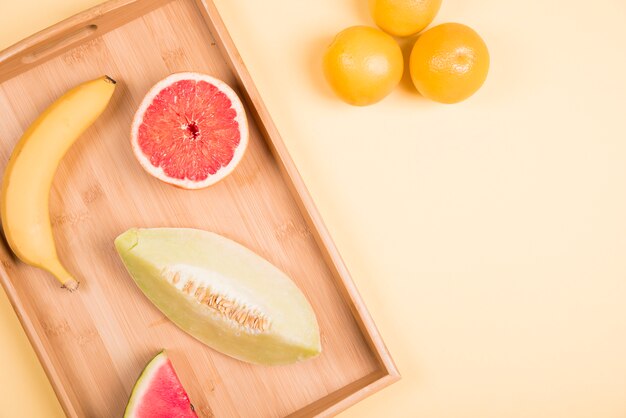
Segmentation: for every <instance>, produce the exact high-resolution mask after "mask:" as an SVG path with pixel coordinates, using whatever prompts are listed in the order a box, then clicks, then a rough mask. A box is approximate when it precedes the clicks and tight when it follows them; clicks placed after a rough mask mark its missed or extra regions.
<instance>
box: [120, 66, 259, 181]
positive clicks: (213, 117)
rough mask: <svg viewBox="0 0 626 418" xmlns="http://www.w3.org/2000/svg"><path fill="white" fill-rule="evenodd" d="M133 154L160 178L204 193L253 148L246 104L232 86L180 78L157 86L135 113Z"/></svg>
mask: <svg viewBox="0 0 626 418" xmlns="http://www.w3.org/2000/svg"><path fill="white" fill-rule="evenodd" d="M131 142H132V147H133V152H134V154H135V157H137V160H139V163H140V164H141V166H142V167H143V168H144V169H145V170H146V171H147V172H148V173H150V174H151V175H153V176H154V177H156V178H158V179H160V180H162V181H164V182H167V183H170V184H173V185H175V186H179V187H182V188H185V189H201V188H204V187H207V186H210V185H212V184H215V183H217V182H218V181H220V180H221V179H223V178H224V177H226V176H227V175H228V174H230V173H231V172H232V171H233V170H234V169H235V167H236V166H237V164H239V162H240V161H241V158H242V157H243V154H244V152H245V150H246V146H247V145H248V122H247V119H246V114H245V111H244V108H243V104H242V103H241V100H240V99H239V97H238V96H237V93H235V91H234V90H233V89H232V88H230V87H229V86H228V85H227V84H226V83H224V82H223V81H221V80H218V79H216V78H214V77H211V76H209V75H206V74H200V73H192V72H186V73H175V74H171V75H169V76H168V77H166V78H164V79H163V80H161V81H159V82H158V83H157V84H155V85H154V86H153V87H152V88H151V89H150V91H149V92H148V94H146V97H144V99H143V101H142V102H141V104H140V105H139V109H138V110H137V112H136V113H135V117H134V119H133V124H132V127H131Z"/></svg>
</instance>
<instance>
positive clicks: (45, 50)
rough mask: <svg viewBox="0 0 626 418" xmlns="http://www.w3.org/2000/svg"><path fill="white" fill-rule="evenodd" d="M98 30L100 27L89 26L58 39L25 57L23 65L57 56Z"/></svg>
mask: <svg viewBox="0 0 626 418" xmlns="http://www.w3.org/2000/svg"><path fill="white" fill-rule="evenodd" d="M97 30H98V25H94V24H91V25H87V26H84V27H82V28H80V29H78V30H76V31H73V32H70V33H68V34H67V35H65V36H64V37H62V38H61V39H57V40H56V41H54V42H52V43H50V44H48V45H44V46H43V47H42V48H40V49H38V50H36V51H34V52H32V53H30V54H28V55H25V56H24V57H22V63H24V64H32V63H34V62H37V61H39V60H41V59H44V58H46V57H48V56H50V55H53V54H56V53H57V52H58V51H61V50H63V49H65V48H67V47H69V46H71V45H73V44H76V43H79V42H81V41H82V40H84V39H86V38H88V37H90V36H91V35H93V34H94V33H95V32H96V31H97Z"/></svg>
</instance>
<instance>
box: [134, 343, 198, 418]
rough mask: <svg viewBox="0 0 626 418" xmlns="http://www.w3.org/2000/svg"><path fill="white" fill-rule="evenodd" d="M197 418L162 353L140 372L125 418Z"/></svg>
mask: <svg viewBox="0 0 626 418" xmlns="http://www.w3.org/2000/svg"><path fill="white" fill-rule="evenodd" d="M189 417H191V418H193V417H195V418H197V417H198V415H196V413H195V412H194V410H193V405H192V404H191V402H190V401H189V396H187V392H186V391H185V389H184V388H183V385H182V384H181V383H180V380H178V376H177V375H176V372H175V371H174V367H173V366H172V362H171V361H170V359H169V358H168V357H167V354H166V353H165V351H161V352H160V353H159V354H157V355H156V357H154V358H153V359H152V360H150V363H148V365H147V366H146V367H145V368H144V369H143V372H142V373H141V376H139V379H137V382H136V383H135V387H134V388H133V392H132V393H131V395H130V400H129V401H128V405H126V411H124V418H189Z"/></svg>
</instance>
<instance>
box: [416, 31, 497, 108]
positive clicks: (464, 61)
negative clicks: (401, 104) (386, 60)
mask: <svg viewBox="0 0 626 418" xmlns="http://www.w3.org/2000/svg"><path fill="white" fill-rule="evenodd" d="M409 68H410V70H411V78H412V80H413V84H415V87H416V88H417V90H418V91H419V92H420V93H421V94H422V95H423V96H424V97H427V98H429V99H431V100H435V101H437V102H441V103H457V102H460V101H462V100H465V99H467V98H468V97H470V96H471V95H473V94H474V93H476V91H477V90H478V89H479V88H480V87H481V86H482V85H483V83H484V82H485V79H486V78H487V73H488V72H489V51H488V50H487V45H485V42H484V41H483V40H482V38H481V37H480V35H478V33H476V32H475V31H474V30H473V29H472V28H470V27H468V26H465V25H462V24H460V23H444V24H442V25H439V26H435V27H434V28H432V29H429V30H427V31H426V32H424V33H423V34H422V35H420V37H419V38H418V39H417V41H416V42H415V45H414V46H413V51H412V52H411V58H410V62H409Z"/></svg>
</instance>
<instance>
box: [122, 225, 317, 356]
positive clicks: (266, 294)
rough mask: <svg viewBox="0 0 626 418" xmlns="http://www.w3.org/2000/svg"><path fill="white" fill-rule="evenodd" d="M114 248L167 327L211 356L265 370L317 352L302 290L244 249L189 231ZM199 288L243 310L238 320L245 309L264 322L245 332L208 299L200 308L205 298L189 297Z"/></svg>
mask: <svg viewBox="0 0 626 418" xmlns="http://www.w3.org/2000/svg"><path fill="white" fill-rule="evenodd" d="M115 246H116V248H117V251H118V253H119V254H120V257H121V258H122V260H123V262H124V264H125V266H126V268H127V270H128V271H129V273H130V275H131V276H132V277H133V279H134V280H135V282H136V284H137V285H138V286H139V288H140V289H141V290H142V291H143V292H144V294H145V295H146V296H147V297H148V298H149V299H150V300H151V301H152V302H153V303H154V304H155V305H156V306H157V307H158V308H159V309H160V310H161V311H162V312H163V313H164V314H165V315H166V316H167V317H168V318H169V319H170V320H171V321H172V322H174V323H175V324H176V325H178V326H179V327H180V328H182V329H183V330H184V331H186V332H188V333H189V334H191V335H192V336H194V337H195V338H197V339H198V340H200V341H202V342H203V343H205V344H207V345H208V346H210V347H212V348H214V349H215V350H217V351H220V352H222V353H224V354H227V355H229V356H231V357H234V358H237V359H239V360H243V361H247V362H250V363H256V364H263V365H278V364H289V363H294V362H297V361H301V360H305V359H307V358H310V357H314V356H316V355H318V354H319V353H320V352H321V346H320V336H319V328H318V324H317V319H316V317H315V314H314V312H313V309H312V308H311V305H310V304H309V302H308V301H307V300H306V298H305V296H304V295H303V294H302V292H301V291H300V289H298V287H297V286H296V285H295V284H294V283H293V281H291V279H289V277H287V276H286V275H285V274H284V273H283V272H281V271H280V270H279V269H278V268H276V267H275V266H273V265H272V264H271V263H269V262H268V261H267V260H265V259H264V258H262V257H260V256H259V255H257V254H255V253H254V252H252V251H250V250H249V249H247V248H245V247H244V246H242V245H240V244H238V243H236V242H234V241H231V240H229V239H227V238H224V237H222V236H220V235H217V234H214V233H211V232H207V231H201V230H197V229H186V228H151V229H137V228H133V229H130V230H128V231H126V232H125V233H123V234H122V235H120V236H119V237H117V239H116V240H115ZM176 279H177V280H176ZM174 281H176V283H175V284H174ZM189 282H192V283H193V285H192V286H191V288H190V289H191V290H189V289H188V288H187V287H188V286H189ZM204 285H206V288H207V289H212V290H211V292H212V293H211V294H213V295H215V294H218V295H219V297H220V300H222V299H225V300H229V301H231V302H232V304H234V305H235V306H237V307H241V309H238V310H237V311H236V312H237V313H238V312H240V311H241V310H244V311H245V312H246V313H249V315H250V316H249V318H251V319H252V318H255V317H259V318H262V319H263V321H260V320H259V321H258V322H255V323H254V326H252V325H251V324H252V322H251V320H250V322H249V323H246V324H245V325H244V324H241V323H239V322H237V320H238V321H240V322H244V321H243V320H242V319H241V316H239V317H238V316H237V314H233V313H232V312H230V313H228V315H230V316H228V315H226V314H224V313H223V312H220V311H218V310H217V309H216V308H215V306H211V303H210V302H206V298H205V303H201V300H202V295H200V296H199V297H197V296H195V295H194V291H195V290H198V291H200V287H204ZM185 289H186V290H187V291H184V290H185ZM208 294H209V293H208V291H207V295H208ZM214 297H215V296H214ZM207 298H208V296H207Z"/></svg>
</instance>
